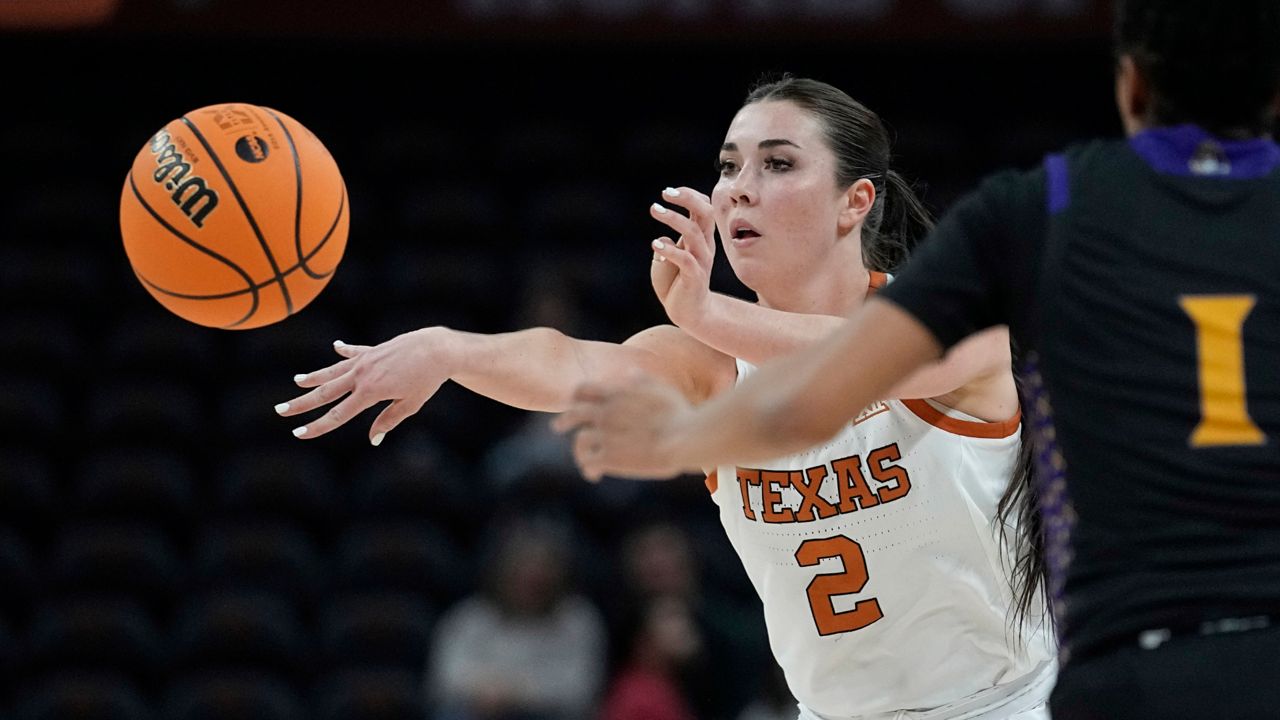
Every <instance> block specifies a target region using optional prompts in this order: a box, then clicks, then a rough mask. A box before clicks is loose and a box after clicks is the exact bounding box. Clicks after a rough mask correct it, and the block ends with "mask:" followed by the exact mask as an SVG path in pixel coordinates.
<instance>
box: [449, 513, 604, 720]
mask: <svg viewBox="0 0 1280 720" xmlns="http://www.w3.org/2000/svg"><path fill="white" fill-rule="evenodd" d="M499 527H501V529H500V530H497V531H495V532H494V533H493V535H494V536H495V537H496V539H497V545H496V551H495V552H494V554H493V555H492V557H491V558H490V559H489V561H488V562H487V563H486V567H485V572H486V576H487V577H486V580H487V582H486V587H485V589H484V590H483V591H481V592H479V593H476V594H474V595H472V596H470V597H467V598H465V599H464V600H462V601H461V602H459V603H458V604H457V605H455V606H454V607H453V608H452V609H450V611H449V612H448V613H446V614H445V615H444V617H443V618H441V620H440V622H439V624H438V625H437V628H436V633H435V637H434V639H433V643H432V647H431V649H430V658H429V660H428V666H429V667H428V675H427V694H428V697H429V698H432V700H433V704H434V708H435V710H434V712H433V714H432V717H434V718H436V719H437V720H579V719H581V718H585V717H588V716H589V715H590V713H591V710H592V709H593V707H594V703H595V701H596V699H597V696H598V694H599V690H600V687H601V683H602V680H603V678H602V672H603V668H604V666H605V661H606V657H605V653H606V639H607V638H606V635H605V627H604V623H603V621H602V619H601V616H600V613H599V612H598V611H597V610H596V608H595V606H594V605H593V604H592V603H591V602H590V601H589V600H587V599H586V598H585V597H583V596H581V595H578V594H576V593H575V591H574V588H573V586H572V585H571V582H570V570H571V567H570V565H571V563H570V552H571V547H572V546H571V544H570V537H569V533H568V532H567V527H566V526H564V525H562V524H559V523H555V522H552V521H550V520H546V519H541V518H539V519H534V520H521V521H518V522H514V523H504V524H503V525H501V526H499Z"/></svg>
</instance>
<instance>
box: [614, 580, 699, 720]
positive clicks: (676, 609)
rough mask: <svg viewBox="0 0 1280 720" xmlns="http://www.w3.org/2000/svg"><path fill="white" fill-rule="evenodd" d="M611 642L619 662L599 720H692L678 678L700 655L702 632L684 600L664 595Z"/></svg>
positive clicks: (647, 606)
mask: <svg viewBox="0 0 1280 720" xmlns="http://www.w3.org/2000/svg"><path fill="white" fill-rule="evenodd" d="M617 639H618V640H620V641H621V643H622V645H623V652H624V654H625V655H624V657H625V660H624V661H623V662H624V664H623V665H622V668H621V670H620V671H619V672H618V673H617V674H616V675H615V676H614V678H613V680H612V681H611V682H610V684H609V691H608V694H607V695H606V696H605V700H604V705H603V707H602V709H601V711H600V720H694V718H695V717H696V716H695V715H694V712H693V708H692V706H691V705H690V703H689V700H688V698H687V697H686V696H685V688H684V686H683V683H682V682H681V677H680V676H681V674H682V672H683V671H684V668H685V667H686V666H687V665H688V663H690V662H691V661H693V660H694V659H695V658H697V657H698V656H699V655H700V654H701V652H702V649H703V647H702V633H701V632H700V631H699V630H698V627H697V622H696V620H695V619H694V617H693V613H692V609H691V608H690V607H689V606H688V605H687V604H686V603H685V602H684V600H682V599H679V598H676V597H674V596H666V597H661V598H657V599H654V600H652V601H650V602H648V603H646V604H645V606H644V607H643V608H642V610H641V611H640V613H639V615H638V617H635V618H633V619H632V625H631V626H630V627H629V628H628V629H627V633H626V636H625V637H622V638H617Z"/></svg>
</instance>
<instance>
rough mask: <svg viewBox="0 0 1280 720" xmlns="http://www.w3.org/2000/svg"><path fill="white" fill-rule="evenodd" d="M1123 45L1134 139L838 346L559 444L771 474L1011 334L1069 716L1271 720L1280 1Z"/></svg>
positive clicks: (824, 346) (1043, 186) (604, 404)
mask: <svg viewBox="0 0 1280 720" xmlns="http://www.w3.org/2000/svg"><path fill="white" fill-rule="evenodd" d="M1116 50H1117V59H1118V60H1117V65H1116V77H1115V90H1116V100H1117V104H1118V107H1119V111H1120V116H1121V118H1122V120H1123V124H1124V127H1125V130H1126V134H1127V135H1128V137H1127V139H1126V140H1124V141H1095V142H1091V143H1086V144H1081V145H1077V146H1074V147H1072V148H1070V149H1068V150H1067V151H1066V152H1064V153H1062V154H1057V155H1051V156H1049V157H1048V158H1047V159H1046V161H1045V163H1044V165H1043V167H1042V168H1039V169H1037V170H1034V171H1031V172H1004V173H1001V174H998V175H996V176H994V177H992V178H990V179H989V180H987V181H986V182H985V183H984V184H983V185H982V186H981V188H979V189H978V190H977V191H976V192H974V193H973V194H972V195H970V196H969V197H967V198H966V199H964V200H963V201H962V202H960V203H959V204H958V205H957V206H956V207H955V208H954V210H953V211H952V212H950V213H949V214H948V216H947V217H946V218H944V219H943V221H942V222H941V223H940V225H939V226H938V228H937V230H936V231H935V233H934V235H933V237H932V238H931V239H930V240H929V241H928V242H926V244H925V245H926V247H925V248H924V249H922V250H921V252H920V254H919V256H918V257H916V258H915V259H914V260H913V262H912V264H911V265H910V266H909V267H908V268H907V269H906V270H905V271H904V273H903V274H902V276H901V278H900V279H899V280H898V281H896V282H895V283H893V284H892V285H891V286H890V287H889V288H888V289H886V290H885V291H884V292H883V293H882V294H881V295H882V296H883V297H884V299H879V298H877V299H876V300H874V301H872V302H870V303H868V304H867V306H866V308H865V309H864V310H863V311H862V312H859V313H858V314H857V315H856V316H855V317H854V318H853V319H852V320H851V321H850V322H849V323H848V324H847V325H846V326H845V327H844V328H842V329H841V330H840V331H838V332H837V333H836V334H835V335H833V336H832V337H831V338H830V339H829V340H828V341H826V342H823V343H821V344H818V345H816V346H813V347H811V348H810V349H808V350H806V351H802V352H800V353H798V354H797V355H796V356H795V357H793V358H790V359H788V360H786V361H782V362H779V363H777V364H776V365H773V366H771V367H767V368H764V369H762V371H761V372H760V373H759V374H758V375H757V376H756V377H754V378H751V379H750V380H748V382H747V383H745V384H744V385H743V386H741V387H740V389H739V390H738V391H736V392H734V393H729V394H725V395H723V396H721V397H719V398H716V399H715V400H713V401H711V402H709V403H707V404H705V405H703V406H702V407H701V408H698V409H693V408H689V407H688V406H687V405H686V404H685V403H684V402H683V400H682V399H681V398H679V397H672V396H671V394H670V393H669V392H667V391H666V389H665V388H664V387H663V386H661V385H658V384H655V383H643V382H641V383H636V384H634V385H633V386H632V387H631V388H629V389H627V390H625V391H621V392H615V391H612V390H607V389H602V388H590V387H588V388H584V389H583V390H582V391H581V392H580V393H579V399H580V402H579V403H578V404H577V405H575V407H574V408H572V409H571V410H570V412H569V413H567V414H566V415H565V416H564V417H563V418H562V420H561V421H560V424H561V425H562V426H565V427H572V426H578V427H582V428H583V430H582V431H581V432H579V434H578V436H577V438H576V440H575V449H576V451H577V453H578V458H579V460H580V461H581V463H582V464H583V466H584V470H585V471H586V472H587V473H588V474H590V475H598V474H599V473H601V472H603V471H611V472H627V473H635V474H644V475H664V474H669V473H671V472H674V471H675V470H678V469H681V468H694V467H698V466H700V465H701V464H702V463H707V462H723V461H730V460H734V461H740V462H741V461H747V460H752V459H760V458H766V457H770V456H772V455H774V454H777V453H781V452H788V451H793V450H795V449H798V448H802V447H806V446H808V445H810V444H812V443H813V442H815V441H817V440H818V439H819V438H824V437H828V436H829V435H830V434H831V433H833V432H836V431H837V430H838V429H839V428H841V427H843V426H845V424H846V423H848V422H849V419H850V418H854V417H857V416H858V415H859V414H860V413H864V412H865V408H867V407H868V406H870V405H871V404H872V403H874V402H875V401H876V400H877V399H878V398H881V397H886V396H890V395H891V393H892V388H893V386H894V385H895V384H897V383H898V382H900V381H901V379H902V378H904V377H907V376H908V375H909V374H910V373H911V372H912V371H913V370H914V369H915V368H918V367H920V366H922V365H924V364H926V363H928V362H930V361H931V360H932V359H933V358H935V357H937V356H938V355H939V353H940V352H941V351H942V350H943V349H944V348H947V347H950V346H952V345H954V344H955V343H957V342H962V340H963V338H965V337H966V336H967V335H969V334H970V333H972V332H973V331H975V330H980V329H982V328H984V327H988V326H991V325H995V324H1007V325H1008V326H1010V327H1011V328H1012V332H1013V335H1014V337H1015V340H1016V341H1017V342H1018V344H1019V347H1021V348H1023V350H1024V351H1025V355H1024V356H1023V357H1022V361H1023V362H1024V363H1025V371H1026V378H1027V380H1028V385H1029V393H1028V402H1027V406H1028V407H1029V409H1030V411H1031V412H1032V413H1034V415H1035V419H1034V427H1035V430H1036V435H1037V440H1038V445H1039V447H1038V454H1039V459H1040V460H1041V464H1040V471H1039V482H1038V488H1039V490H1040V501H1041V506H1042V508H1043V510H1044V512H1045V523H1046V528H1047V533H1046V539H1047V551H1048V558H1049V564H1050V569H1051V570H1052V571H1053V572H1052V575H1053V583H1052V586H1053V590H1054V594H1055V595H1056V596H1057V598H1056V600H1057V601H1056V602H1055V604H1054V607H1055V610H1059V611H1061V612H1062V619H1061V623H1060V628H1061V638H1062V646H1061V656H1062V658H1063V661H1064V664H1063V668H1062V671H1061V676H1060V678H1059V681H1058V684H1057V688H1056V689H1055V691H1054V695H1053V702H1052V706H1051V709H1052V712H1053V717H1054V718H1055V720H1074V719H1077V718H1117V719H1119V718H1123V719H1125V720H1133V719H1138V720H1141V719H1142V718H1206V717H1215V718H1235V719H1249V718H1259V719H1260V718H1272V717H1276V714H1277V712H1278V711H1277V708H1280V683H1277V682H1276V678H1278V677H1280V340H1278V339H1277V338H1280V147H1278V146H1277V145H1276V144H1275V142H1274V141H1273V140H1272V139H1271V134H1270V133H1271V129H1272V126H1273V123H1274V121H1275V116H1276V111H1277V108H1280V2H1277V0H1233V1H1232V2H1221V1H1220V0H1128V1H1127V2H1122V3H1120V4H1119V6H1118V8H1117V15H1116ZM655 461H656V462H655Z"/></svg>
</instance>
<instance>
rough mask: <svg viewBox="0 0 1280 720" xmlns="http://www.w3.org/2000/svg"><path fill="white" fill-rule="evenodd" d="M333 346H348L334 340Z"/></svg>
mask: <svg viewBox="0 0 1280 720" xmlns="http://www.w3.org/2000/svg"><path fill="white" fill-rule="evenodd" d="M333 346H334V347H345V346H346V343H344V342H342V341H341V340H334V341H333Z"/></svg>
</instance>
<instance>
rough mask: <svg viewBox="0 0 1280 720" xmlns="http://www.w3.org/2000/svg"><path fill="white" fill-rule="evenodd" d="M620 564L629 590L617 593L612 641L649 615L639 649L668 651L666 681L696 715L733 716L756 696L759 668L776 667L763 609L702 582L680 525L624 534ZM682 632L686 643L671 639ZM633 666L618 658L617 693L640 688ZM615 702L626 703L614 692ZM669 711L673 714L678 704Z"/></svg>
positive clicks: (652, 524)
mask: <svg viewBox="0 0 1280 720" xmlns="http://www.w3.org/2000/svg"><path fill="white" fill-rule="evenodd" d="M620 560H621V561H622V569H623V572H624V575H625V579H624V589H623V592H620V593H615V594H614V595H613V597H615V598H617V599H618V600H617V602H618V604H615V605H614V606H613V607H611V620H612V625H611V629H612V632H611V635H612V637H614V638H616V639H623V640H625V639H626V638H629V637H631V636H632V635H633V634H634V633H635V631H634V630H632V628H631V625H632V623H633V622H634V621H633V620H632V619H633V618H636V617H644V618H648V621H647V624H648V625H649V627H648V628H647V629H643V628H642V630H641V632H640V635H641V638H640V640H639V641H637V644H643V643H644V642H646V641H647V642H650V643H653V644H654V645H656V646H657V647H653V648H648V649H647V650H648V651H650V652H655V651H658V650H665V653H666V657H665V658H664V659H665V661H666V664H665V666H664V667H663V671H664V672H665V673H666V676H665V677H664V678H663V683H665V684H670V683H677V684H678V692H679V693H680V695H681V696H682V697H683V698H684V699H686V700H687V702H688V703H689V706H690V708H691V709H692V712H693V715H694V716H696V717H699V718H704V719H706V718H732V717H733V716H734V715H736V714H737V713H738V712H739V711H740V710H741V708H742V707H743V706H744V705H745V704H746V702H747V701H748V699H749V698H750V696H751V693H752V692H753V691H754V688H755V686H756V684H757V683H756V682H755V678H756V677H757V676H758V675H759V668H761V667H764V666H765V665H764V664H765V663H769V662H771V658H770V656H769V654H768V648H767V645H766V643H767V641H766V640H765V632H764V628H763V621H762V619H761V617H760V611H759V609H758V608H756V607H752V606H748V605H746V604H744V603H742V602H741V601H739V600H738V599H736V598H732V597H729V596H727V595H725V594H723V593H720V592H716V591H715V590H714V589H711V588H708V587H706V586H704V585H703V584H702V583H700V582H699V579H700V577H702V573H701V571H700V568H699V564H698V558H697V556H696V555H695V552H694V545H693V542H692V540H691V538H690V534H689V531H688V530H687V529H686V527H685V526H683V525H677V524H675V523H674V522H671V521H666V520H656V521H649V522H646V523H644V524H642V525H640V526H638V527H637V528H636V529H635V530H633V531H632V532H631V533H630V534H629V535H628V536H627V538H626V540H625V542H624V544H623V547H622V551H621V554H620ZM677 628H679V629H680V632H681V633H683V634H684V635H685V638H684V640H683V641H682V642H683V644H678V643H676V642H675V640H674V638H672V637H671V634H673V633H675V632H676V629H677ZM646 632H647V633H648V636H647V637H645V633H646ZM622 649H623V650H624V652H625V651H626V648H622ZM640 650H642V651H644V650H646V648H643V647H641V648H640ZM676 660H678V662H676ZM636 664H637V661H636V658H635V657H633V654H624V655H621V656H620V657H618V658H617V660H616V661H615V667H618V668H619V671H618V673H619V674H618V675H617V676H616V677H615V687H614V688H613V691H614V692H616V691H617V690H618V687H617V686H616V684H617V683H623V682H625V683H627V684H629V685H631V686H635V685H640V684H642V682H640V680H639V679H638V678H637V677H634V675H635V673H636V667H635V666H636ZM629 674H630V675H632V676H633V677H631V678H628V677H627V676H628V675H629ZM651 674H652V671H651ZM647 679H648V681H649V682H650V683H651V684H653V685H655V686H656V685H658V684H659V683H658V682H656V680H655V679H654V678H652V677H651V676H650V677H649V678H647ZM655 692H657V691H656V689H655ZM610 701H611V702H614V701H616V702H621V701H618V700H617V699H616V698H615V697H614V694H613V693H611V696H610ZM622 706H623V707H626V706H625V704H624V705H622ZM667 710H668V711H669V712H672V713H674V712H675V707H673V706H668V707H667ZM619 712H620V711H619ZM614 717H617V718H622V717H639V716H638V715H636V716H629V715H625V714H620V715H616V716H614ZM669 717H673V718H674V717H679V715H676V714H671V715H669Z"/></svg>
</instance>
